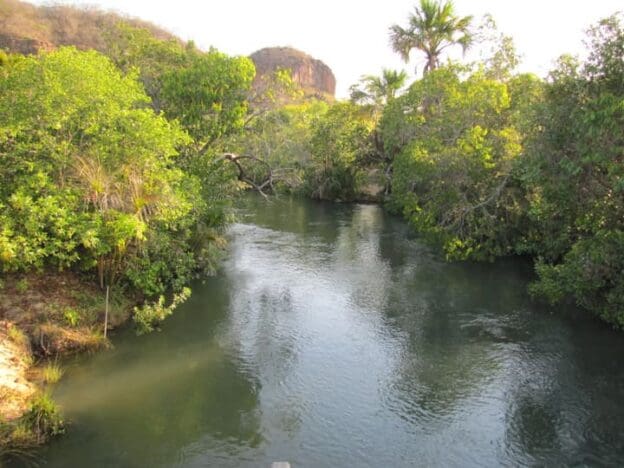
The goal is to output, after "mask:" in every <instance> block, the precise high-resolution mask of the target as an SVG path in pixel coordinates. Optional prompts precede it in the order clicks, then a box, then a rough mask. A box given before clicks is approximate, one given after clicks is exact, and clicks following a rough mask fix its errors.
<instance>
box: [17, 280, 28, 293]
mask: <svg viewBox="0 0 624 468" xmlns="http://www.w3.org/2000/svg"><path fill="white" fill-rule="evenodd" d="M29 287H30V284H29V283H28V280H27V279H26V278H22V279H21V280H19V281H18V282H17V283H15V289H16V290H17V292H20V293H25V292H26V291H28V288H29Z"/></svg>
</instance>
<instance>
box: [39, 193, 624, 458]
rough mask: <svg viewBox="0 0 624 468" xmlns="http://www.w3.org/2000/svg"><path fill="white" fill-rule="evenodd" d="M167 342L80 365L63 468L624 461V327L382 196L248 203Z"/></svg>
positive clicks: (126, 338) (129, 345)
mask: <svg viewBox="0 0 624 468" xmlns="http://www.w3.org/2000/svg"><path fill="white" fill-rule="evenodd" d="M238 219H239V221H238V223H237V224H234V225H233V226H232V227H231V229H230V232H229V236H230V238H231V243H230V248H229V254H228V257H227V259H226V260H225V262H224V265H223V268H222V270H221V271H220V272H219V274H218V275H217V276H215V277H214V278H210V279H208V280H207V281H205V282H203V283H197V284H194V285H193V291H194V292H193V296H192V297H191V299H189V301H188V302H187V303H186V304H184V305H183V306H182V307H180V308H179V309H178V310H177V311H176V313H175V314H174V315H173V316H172V317H171V318H170V319H168V320H167V321H166V322H165V323H164V326H163V327H162V331H160V332H155V333H152V334H149V335H144V336H139V337H137V336H135V334H134V333H133V331H132V330H130V329H128V330H122V331H119V332H118V333H116V334H115V336H114V339H113V342H114V349H113V350H110V351H105V352H102V353H99V354H96V355H92V356H82V357H79V358H76V359H75V360H72V361H70V362H68V363H67V369H66V373H65V376H64V378H63V380H62V381H61V382H60V383H59V385H58V386H57V388H56V389H55V393H54V396H55V399H56V400H57V401H58V402H59V403H60V404H61V406H62V408H63V410H64V412H65V415H66V416H67V420H68V421H69V422H70V425H69V427H68V430H67V434H66V435H65V436H63V437H60V438H58V439H56V440H55V441H53V442H52V443H51V444H50V445H49V446H48V447H46V448H45V449H44V450H42V451H41V452H40V453H39V455H38V456H39V457H40V458H41V460H42V461H44V462H45V463H46V464H45V466H46V467H109V466H110V467H118V466H119V467H148V466H149V467H170V466H184V467H204V466H218V467H228V466H232V467H239V466H243V467H244V466H250V467H251V466H253V467H269V466H270V464H271V462H274V461H289V462H291V464H292V466H293V468H295V467H317V466H318V467H382V466H389V467H390V466H391V467H402V466H445V467H446V466H461V467H469V466H499V465H505V466H523V465H527V466H528V465H576V466H579V465H580V466H582V465H592V466H596V465H598V466H600V465H622V463H624V361H623V360H622V356H624V336H622V335H621V334H618V333H615V332H613V331H611V330H609V329H608V328H606V327H605V326H603V325H601V324H599V323H596V322H595V321H593V320H591V318H589V317H587V315H586V314H579V313H578V311H575V310H573V309H571V308H567V309H568V310H566V308H561V309H558V310H550V309H548V308H546V307H544V306H540V305H538V304H536V303H534V302H532V301H531V300H530V299H529V297H528V295H527V293H526V285H527V284H528V282H529V281H530V279H531V274H532V273H531V267H530V264H528V263H526V262H523V261H521V260H517V259H515V260H505V261H500V262H497V263H494V264H474V263H454V264H448V263H445V262H444V260H443V259H442V258H441V257H440V256H439V254H437V253H436V252H435V251H432V250H431V249H430V248H428V247H426V246H425V245H424V244H423V243H421V242H420V241H419V240H418V239H416V238H414V237H413V236H411V235H410V233H409V230H408V228H407V226H406V225H405V224H404V223H403V222H402V221H401V220H399V219H396V218H393V217H392V216H389V215H387V214H386V213H384V211H383V210H382V209H381V208H380V207H378V206H374V205H336V204H334V205H332V204H324V203H314V202H309V201H301V200H291V199H280V200H275V201H273V202H269V203H267V202H265V201H264V200H261V199H259V198H255V197H252V198H249V199H247V202H246V204H245V205H244V206H243V207H241V209H240V212H239V217H238Z"/></svg>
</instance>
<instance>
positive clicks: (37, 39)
mask: <svg viewBox="0 0 624 468" xmlns="http://www.w3.org/2000/svg"><path fill="white" fill-rule="evenodd" d="M120 21H123V22H125V23H127V24H129V25H131V26H134V27H137V28H143V29H147V30H148V31H149V32H150V33H151V34H152V35H153V36H154V37H156V38H158V39H162V40H177V41H180V39H178V38H176V37H175V36H174V35H173V34H171V33H169V32H167V31H166V30H164V29H162V28H160V27H158V26H156V25H154V24H152V23H149V22H147V21H143V20H139V19H136V18H130V17H124V16H122V15H119V14H117V13H113V12H106V11H102V10H99V9H96V8H92V7H88V8H76V7H72V6H65V5H53V6H35V5H31V4H30V3H26V2H21V1H19V0H0V48H1V49H4V50H6V51H8V52H16V53H21V54H30V53H36V52H37V51H39V50H41V49H52V48H54V47H59V46H64V45H74V46H76V47H78V48H79V49H96V50H99V51H103V50H104V49H105V46H106V43H105V38H106V35H107V34H109V33H111V32H112V31H114V28H115V25H116V24H117V23H119V22H120ZM180 42H182V41H180Z"/></svg>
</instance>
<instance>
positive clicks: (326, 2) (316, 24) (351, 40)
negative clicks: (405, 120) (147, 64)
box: [32, 0, 624, 97]
mask: <svg viewBox="0 0 624 468" xmlns="http://www.w3.org/2000/svg"><path fill="white" fill-rule="evenodd" d="M32 3H37V4H42V3H45V4H49V3H50V2H49V1H38V0H37V1H33V2H32ZM54 3H67V4H75V5H89V6H93V5H95V6H98V7H99V8H101V9H103V10H114V11H117V12H120V13H123V14H126V15H130V16H135V17H139V18H142V19H145V20H148V21H151V22H154V23H156V24H158V25H160V26H162V27H164V28H165V29H167V30H169V31H171V32H172V33H174V34H176V35H177V36H180V37H181V38H183V39H185V40H189V39H192V40H194V41H195V43H196V44H197V45H198V46H199V47H200V48H202V49H207V48H208V47H210V46H214V47H216V48H217V49H219V50H220V51H222V52H225V53H228V54H231V55H249V54H251V53H252V52H254V51H256V50H258V49H261V48H263V47H270V46H291V47H295V48H297V49H300V50H302V51H304V52H307V53H308V54H310V55H312V56H313V57H315V58H318V59H320V60H322V61H324V62H325V63H326V64H327V65H329V66H330V67H331V69H332V70H333V72H334V74H335V75H336V80H337V92H336V94H337V96H338V97H347V96H348V88H349V86H350V85H351V84H353V83H355V82H357V81H358V79H359V78H360V77H361V76H362V75H365V74H379V73H380V72H381V68H382V67H385V68H393V69H405V70H406V71H408V72H409V73H410V74H412V75H413V73H414V68H415V67H416V66H417V65H420V68H422V65H423V63H422V62H420V61H419V58H420V56H418V55H417V54H413V55H412V61H411V62H410V63H409V64H407V65H406V64H405V63H403V62H402V61H401V60H400V59H399V57H398V56H397V55H396V54H395V53H394V52H392V49H391V48H390V45H389V33H388V29H389V27H390V26H391V25H392V24H395V23H397V24H400V25H401V26H406V25H407V21H406V18H407V16H408V14H409V13H410V12H411V11H413V8H414V5H416V4H417V3H418V0H384V1H380V2H374V1H370V0H369V1H362V0H311V1H306V2H297V1H294V0H219V1H209V0H204V1H200V0H174V1H155V0H67V1H62V2H54ZM454 3H455V9H456V11H457V13H458V14H459V15H462V16H463V15H473V16H474V17H475V19H478V20H480V19H481V17H482V16H483V15H484V14H486V13H490V14H491V15H492V16H493V18H494V20H495V21H496V23H497V25H498V29H499V30H500V31H501V32H503V33H505V34H507V35H510V36H512V37H513V39H514V42H515V45H516V48H517V50H518V52H519V53H520V54H521V55H522V57H523V63H522V66H521V69H522V70H523V71H533V72H535V73H537V74H539V75H541V76H545V74H546V73H547V72H548V70H550V69H551V68H552V63H553V61H554V60H555V59H556V58H557V57H559V56H560V55H561V54H563V53H572V54H581V53H582V52H583V50H584V48H583V38H584V37H585V34H584V31H585V30H586V29H587V28H588V27H589V26H590V25H592V24H594V23H595V22H596V21H597V20H599V19H601V18H604V17H606V16H609V15H611V14H613V13H615V12H616V11H618V10H620V11H622V10H624V2H623V1H622V0H593V1H591V2H587V1H583V2H581V1H579V0H520V1H518V0H455V2H454ZM460 56H461V54H460Z"/></svg>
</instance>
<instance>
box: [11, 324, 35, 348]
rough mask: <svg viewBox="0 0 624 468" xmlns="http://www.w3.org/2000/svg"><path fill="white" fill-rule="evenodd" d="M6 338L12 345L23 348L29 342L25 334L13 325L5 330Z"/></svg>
mask: <svg viewBox="0 0 624 468" xmlns="http://www.w3.org/2000/svg"><path fill="white" fill-rule="evenodd" d="M7 336H8V337H9V339H10V340H11V341H12V342H13V343H15V344H17V345H19V346H22V347H25V346H28V345H29V344H30V340H29V339H28V337H27V336H26V334H25V333H24V332H23V331H22V330H20V329H19V328H17V327H16V326H14V325H12V326H10V327H9V329H8V330H7Z"/></svg>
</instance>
